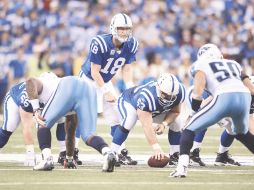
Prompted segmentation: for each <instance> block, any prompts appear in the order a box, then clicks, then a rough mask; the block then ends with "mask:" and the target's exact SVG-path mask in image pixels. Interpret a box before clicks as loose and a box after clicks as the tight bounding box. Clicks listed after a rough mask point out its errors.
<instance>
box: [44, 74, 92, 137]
mask: <svg viewBox="0 0 254 190" xmlns="http://www.w3.org/2000/svg"><path fill="white" fill-rule="evenodd" d="M72 111H74V112H76V114H77V118H78V127H79V128H80V133H81V137H82V139H83V140H84V141H85V142H86V141H87V139H88V138H89V137H91V135H94V134H95V131H96V120H97V96H96V90H95V88H94V87H93V86H92V85H89V84H88V83H86V82H84V81H82V80H81V79H80V78H78V77H75V76H69V77H64V78H62V79H61V81H60V83H59V85H58V87H57V90H56V91H55V93H54V94H53V95H52V96H51V97H50V100H49V102H48V103H47V104H46V105H45V107H44V109H43V111H42V116H43V117H44V118H45V120H46V127H48V128H51V127H53V125H54V124H55V123H56V122H57V121H58V120H59V119H60V118H61V117H63V116H65V115H66V114H67V113H68V112H72Z"/></svg>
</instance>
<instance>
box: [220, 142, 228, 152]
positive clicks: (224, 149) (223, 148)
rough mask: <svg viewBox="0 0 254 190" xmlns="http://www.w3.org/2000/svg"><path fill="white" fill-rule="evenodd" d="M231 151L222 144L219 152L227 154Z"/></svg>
mask: <svg viewBox="0 0 254 190" xmlns="http://www.w3.org/2000/svg"><path fill="white" fill-rule="evenodd" d="M228 150H229V147H225V146H223V145H222V144H220V146H219V150H218V153H220V154H221V153H224V152H226V151H228Z"/></svg>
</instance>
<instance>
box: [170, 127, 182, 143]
mask: <svg viewBox="0 0 254 190" xmlns="http://www.w3.org/2000/svg"><path fill="white" fill-rule="evenodd" d="M180 138H181V132H180V131H178V132H175V131H172V130H170V129H169V130H168V142H169V144H170V145H179V144H180Z"/></svg>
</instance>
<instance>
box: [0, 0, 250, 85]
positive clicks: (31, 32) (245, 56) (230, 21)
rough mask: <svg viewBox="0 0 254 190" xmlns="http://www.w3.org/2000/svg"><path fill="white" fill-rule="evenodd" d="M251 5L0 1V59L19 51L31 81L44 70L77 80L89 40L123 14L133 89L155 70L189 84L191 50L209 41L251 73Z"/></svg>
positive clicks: (238, 0) (169, 0)
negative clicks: (130, 29) (128, 22)
mask: <svg viewBox="0 0 254 190" xmlns="http://www.w3.org/2000/svg"><path fill="white" fill-rule="evenodd" d="M155 2H156V3H155ZM253 4H254V0H226V1H219V0H213V1H207V0H179V1H175V0H166V1H163V0H158V1H154V0H147V1H145V0H124V1H116V0H97V1H94V0H88V1H79V0H43V1H41V0H22V1H19V0H2V1H0V54H4V55H8V56H9V54H11V53H14V54H17V53H18V51H14V50H15V49H17V48H18V47H20V46H22V47H23V50H24V54H25V55H24V57H26V62H27V67H28V71H29V75H30V76H31V75H39V74H40V73H42V72H44V71H48V70H50V69H54V70H55V71H57V72H58V73H59V74H60V75H61V76H65V75H70V74H75V75H77V74H78V72H77V70H79V67H80V65H81V64H82V61H83V60H84V59H85V56H87V53H86V52H87V50H88V49H89V47H88V46H89V44H90V41H91V38H92V36H95V35H96V34H98V33H107V32H108V31H109V28H108V25H109V23H108V22H109V21H108V18H110V17H112V16H113V15H114V14H116V13H117V12H125V13H127V14H128V15H130V16H131V18H132V20H133V25H134V28H135V29H134V32H135V34H134V36H135V37H136V38H137V39H138V41H139V42H140V44H139V52H138V53H137V62H136V63H135V70H134V77H135V80H136V81H135V82H136V84H139V83H140V81H141V80H143V79H145V78H146V79H148V78H149V77H154V76H155V75H157V74H158V73H159V72H162V70H160V69H158V68H160V67H162V68H163V69H165V68H166V69H168V70H169V71H171V72H175V73H176V74H177V75H178V76H179V79H180V80H182V81H183V82H186V84H188V83H189V82H187V81H188V80H189V78H188V74H187V73H188V69H189V67H190V65H191V63H192V62H193V61H195V59H196V53H197V49H198V48H199V47H200V46H201V45H202V44H204V43H207V42H211V43H215V44H217V45H218V46H219V47H220V48H221V49H222V52H223V53H224V54H225V57H228V58H233V59H236V60H237V61H239V62H240V63H241V64H243V66H244V67H246V68H245V69H246V70H250V73H254V71H253V69H254V66H253V49H254V47H253V45H252V44H253V43H252V42H253V40H252V38H253V34H254V6H253ZM63 52H64V53H63ZM149 54H150V55H149ZM153 54H154V55H153ZM8 56H7V57H8ZM61 56H62V57H61ZM147 56H148V57H149V56H151V57H154V58H153V59H154V61H152V63H150V61H149V60H148V59H147ZM12 57H17V56H12ZM60 57H61V58H60ZM63 57H64V58H63ZM155 60H156V61H155ZM148 62H149V64H148ZM159 62H161V63H160V64H159ZM5 63H6V62H5ZM51 64H52V65H51ZM13 65H19V64H14V63H12V68H13V69H14V68H16V71H15V69H14V75H15V73H16V75H18V74H17V73H19V74H20V73H23V70H22V69H23V67H21V68H20V71H17V70H19V69H17V68H18V67H16V66H13ZM19 66H20V65H19ZM50 66H51V68H50ZM8 70H9V69H8ZM25 70H26V69H25ZM150 70H152V71H150ZM1 72H2V71H1ZM8 73H9V71H8ZM155 73H157V74H155ZM2 76H3V74H2ZM118 79H119V78H117V76H116V78H115V80H116V81H115V82H116V83H117V80H118ZM120 83H121V82H120Z"/></svg>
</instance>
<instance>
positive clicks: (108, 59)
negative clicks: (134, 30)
mask: <svg viewBox="0 0 254 190" xmlns="http://www.w3.org/2000/svg"><path fill="white" fill-rule="evenodd" d="M112 38H113V36H112V35H111V34H105V35H98V36H96V37H94V38H93V39H92V42H91V45H90V52H89V54H88V57H87V59H86V60H85V62H84V64H83V65H82V72H83V73H84V74H85V75H86V76H87V77H88V78H90V79H93V78H92V75H91V63H94V64H98V65H101V70H100V74H101V76H102V78H103V80H104V82H108V81H110V80H111V79H112V78H113V76H114V75H115V74H116V72H117V71H118V69H120V68H121V67H122V66H124V65H125V64H131V63H132V62H133V61H136V52H137V50H138V41H137V40H136V39H135V38H133V37H131V38H130V39H129V40H128V41H127V42H124V43H123V44H122V47H121V48H120V49H116V47H115V46H114V44H113V42H112Z"/></svg>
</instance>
